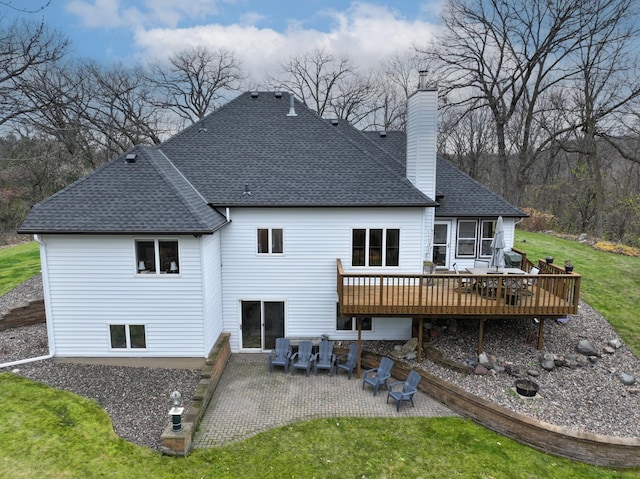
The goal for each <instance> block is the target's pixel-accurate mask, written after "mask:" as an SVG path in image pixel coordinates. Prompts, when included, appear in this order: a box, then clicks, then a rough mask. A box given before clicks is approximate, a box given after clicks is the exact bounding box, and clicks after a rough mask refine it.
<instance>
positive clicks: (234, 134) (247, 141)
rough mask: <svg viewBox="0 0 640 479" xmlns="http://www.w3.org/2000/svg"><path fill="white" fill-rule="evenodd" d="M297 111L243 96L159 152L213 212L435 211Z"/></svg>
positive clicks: (281, 101)
mask: <svg viewBox="0 0 640 479" xmlns="http://www.w3.org/2000/svg"><path fill="white" fill-rule="evenodd" d="M295 111H296V114H297V116H288V113H289V94H287V93H284V94H283V95H282V97H281V98H277V97H276V96H275V95H274V93H273V92H272V93H265V92H260V93H258V94H257V96H255V97H254V96H252V94H250V93H245V94H243V95H240V96H239V97H237V98H236V99H234V100H232V101H231V102H229V103H228V104H226V105H225V106H224V107H222V108H220V109H219V110H217V111H216V112H214V113H212V114H211V115H209V116H208V117H206V118H205V119H204V120H203V121H201V122H200V123H198V124H196V125H193V126H191V127H189V128H187V129H185V130H184V131H182V132H181V133H179V134H178V135H176V136H174V137H173V138H172V139H170V140H168V141H167V142H166V143H164V144H163V145H161V150H162V151H163V152H164V153H165V154H166V155H167V156H168V157H169V158H171V161H173V162H174V164H175V165H176V166H177V167H178V168H179V169H180V171H181V172H182V173H183V174H184V175H185V176H186V177H187V178H188V179H189V181H191V182H192V183H193V185H194V186H195V187H196V189H197V190H198V191H199V192H200V193H201V194H202V195H203V196H204V197H205V198H206V199H207V201H208V202H209V203H211V204H213V205H215V206H431V205H433V204H434V202H433V201H432V200H431V199H430V198H428V197H427V196H425V195H424V194H423V193H422V192H420V191H419V190H418V189H417V188H415V187H414V186H413V184H411V182H410V181H409V180H407V179H406V177H404V176H403V175H400V174H397V173H396V172H394V171H392V170H391V169H389V168H388V167H387V166H386V165H385V163H384V162H380V161H379V159H378V158H377V156H375V155H373V156H372V155H370V154H369V152H368V151H366V150H363V149H362V148H361V147H360V145H358V144H357V143H355V142H353V141H350V140H349V138H347V137H346V136H345V135H342V134H340V133H339V131H338V130H336V129H335V128H334V127H333V126H332V125H331V124H329V123H328V122H327V121H326V120H323V119H322V118H320V117H319V116H318V115H317V114H315V113H314V112H312V111H311V110H309V109H308V108H306V107H305V106H304V105H302V104H301V103H299V102H297V101H296V103H295ZM245 184H247V185H249V190H250V191H251V196H248V195H243V191H244V189H245Z"/></svg>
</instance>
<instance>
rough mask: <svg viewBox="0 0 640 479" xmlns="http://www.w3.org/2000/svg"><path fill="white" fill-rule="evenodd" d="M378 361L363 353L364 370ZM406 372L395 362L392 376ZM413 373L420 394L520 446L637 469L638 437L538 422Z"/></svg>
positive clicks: (401, 377) (639, 464)
mask: <svg viewBox="0 0 640 479" xmlns="http://www.w3.org/2000/svg"><path fill="white" fill-rule="evenodd" d="M379 362H380V356H378V355H376V354H373V353H369V352H364V353H363V354H362V367H363V369H364V368H374V367H377V366H378V364H379ZM409 371H411V368H408V367H406V366H404V365H401V364H398V362H397V361H396V365H395V366H394V368H393V372H392V376H393V378H394V379H399V380H405V379H406V377H407V375H408V374H409ZM416 372H418V373H420V375H421V376H422V378H423V380H422V381H421V382H420V385H419V389H420V390H421V391H422V392H424V393H425V394H427V395H428V396H431V397H432V398H434V399H436V400H438V401H440V402H441V403H442V404H444V405H445V406H447V407H448V408H449V409H451V410H452V411H455V412H457V413H458V414H460V415H462V416H467V417H469V418H471V419H472V420H474V421H475V422H477V423H479V424H481V425H483V426H485V427H487V428H488V429H491V430H492V431H495V432H497V433H499V434H502V435H504V436H507V437H510V438H511V439H514V440H516V441H518V442H519V443H521V444H525V445H527V446H530V447H532V448H534V449H537V450H539V451H542V452H545V453H548V454H554V455H556V456H561V457H566V458H568V459H572V460H575V461H580V462H584V463H587V464H592V465H595V466H606V467H617V468H631V467H640V438H635V437H634V438H630V437H615V436H605V435H602V434H591V433H586V432H580V431H574V430H571V429H567V428H564V427H559V426H555V425H553V424H549V423H546V422H541V421H537V420H535V419H532V418H530V417H528V416H525V415H522V414H518V413H516V412H513V411H511V410H510V409H507V408H505V407H502V406H499V405H497V404H494V403H493V402H491V401H486V400H484V399H482V398H481V397H478V396H475V395H473V394H471V393H468V392H467V391H465V390H463V389H461V388H459V387H457V386H454V385H452V384H449V383H447V382H446V381H443V380H442V379H440V378H438V377H436V376H434V375H432V374H429V373H427V372H426V371H421V370H416Z"/></svg>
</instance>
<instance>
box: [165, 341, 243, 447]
mask: <svg viewBox="0 0 640 479" xmlns="http://www.w3.org/2000/svg"><path fill="white" fill-rule="evenodd" d="M229 337H230V334H229V333H223V334H221V335H220V337H219V338H218V341H216V344H215V345H214V346H213V349H212V350H211V353H210V354H209V357H208V358H207V361H206V363H205V366H204V367H203V368H202V371H201V373H200V382H199V383H198V387H197V388H196V391H195V393H194V394H193V398H192V400H191V406H190V407H189V410H188V411H187V412H186V413H185V414H183V415H182V430H181V431H174V430H173V424H172V423H169V424H168V425H167V426H166V427H165V429H164V432H163V433H162V451H163V452H164V453H165V454H169V455H176V456H185V455H187V454H189V451H190V450H191V442H192V440H193V435H194V434H195V433H196V431H197V430H198V427H199V426H200V422H201V421H202V417H203V416H204V413H205V411H206V410H207V406H208V405H209V402H210V401H211V398H212V397H213V393H214V392H215V390H216V387H217V386H218V382H219V381H220V377H221V376H222V373H223V372H224V368H225V366H226V365H227V362H228V361H229V358H230V357H231V347H230V345H229Z"/></svg>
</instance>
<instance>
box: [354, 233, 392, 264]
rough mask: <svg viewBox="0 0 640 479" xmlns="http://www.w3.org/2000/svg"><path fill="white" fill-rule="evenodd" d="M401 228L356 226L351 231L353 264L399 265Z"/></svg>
mask: <svg viewBox="0 0 640 479" xmlns="http://www.w3.org/2000/svg"><path fill="white" fill-rule="evenodd" d="M399 264H400V230H399V229H395V228H389V229H384V228H371V229H366V228H356V229H353V230H352V232H351V266H382V265H384V266H398V265H399Z"/></svg>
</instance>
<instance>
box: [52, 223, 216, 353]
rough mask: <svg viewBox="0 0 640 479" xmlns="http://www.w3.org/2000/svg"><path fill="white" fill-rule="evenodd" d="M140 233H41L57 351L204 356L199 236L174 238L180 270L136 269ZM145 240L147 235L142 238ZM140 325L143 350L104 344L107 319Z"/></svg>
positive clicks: (105, 342) (113, 321)
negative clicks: (154, 272) (144, 272)
mask: <svg viewBox="0 0 640 479" xmlns="http://www.w3.org/2000/svg"><path fill="white" fill-rule="evenodd" d="M136 238H143V237H141V236H135V237H134V236H125V235H123V236H115V235H114V236H91V235H44V236H43V241H44V243H45V248H46V251H47V255H46V261H47V264H46V265H45V267H44V268H43V270H46V271H48V272H49V278H48V284H49V297H48V298H46V299H47V301H48V305H47V306H48V313H49V320H50V321H51V324H52V330H53V335H54V338H53V339H54V341H55V347H56V351H55V353H56V355H57V356H63V357H64V356H69V357H71V356H93V357H104V356H112V357H118V356H132V357H144V356H147V357H158V356H163V357H204V356H205V355H206V353H207V352H208V351H205V349H206V348H205V344H204V334H203V329H204V328H203V319H202V318H203V304H204V301H203V291H202V281H203V278H202V265H201V260H202V258H201V256H202V255H201V242H200V239H197V238H194V237H193V236H181V237H162V238H177V239H178V240H179V255H180V274H178V275H157V276H156V275H139V274H136V271H135V247H134V240H135V239H136ZM148 238H151V237H148ZM114 323H119V324H122V323H125V324H144V325H145V327H146V335H147V349H146V350H112V349H110V343H109V329H108V325H109V324H114Z"/></svg>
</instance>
